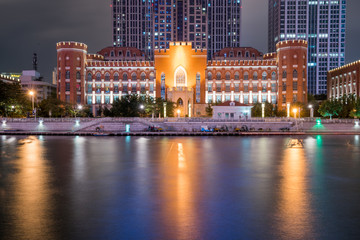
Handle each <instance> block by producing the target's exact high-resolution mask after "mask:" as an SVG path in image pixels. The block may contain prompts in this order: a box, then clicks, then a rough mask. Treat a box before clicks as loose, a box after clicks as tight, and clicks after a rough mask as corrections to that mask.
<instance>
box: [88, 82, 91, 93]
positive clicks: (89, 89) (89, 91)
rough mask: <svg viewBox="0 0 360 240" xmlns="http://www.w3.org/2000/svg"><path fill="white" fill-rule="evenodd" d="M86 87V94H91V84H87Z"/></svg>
mask: <svg viewBox="0 0 360 240" xmlns="http://www.w3.org/2000/svg"><path fill="white" fill-rule="evenodd" d="M87 86H88V90H87V92H88V93H92V84H91V83H89V84H88V85H87Z"/></svg>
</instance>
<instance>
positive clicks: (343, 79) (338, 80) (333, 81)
mask: <svg viewBox="0 0 360 240" xmlns="http://www.w3.org/2000/svg"><path fill="white" fill-rule="evenodd" d="M359 74H360V61H356V62H352V63H349V64H347V65H345V66H342V67H339V68H335V69H332V70H330V71H329V72H328V85H327V88H328V91H327V95H328V99H332V98H334V99H340V98H342V97H343V96H349V95H355V96H358V97H359V96H360V77H359Z"/></svg>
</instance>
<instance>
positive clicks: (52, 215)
mask: <svg viewBox="0 0 360 240" xmlns="http://www.w3.org/2000/svg"><path fill="white" fill-rule="evenodd" d="M294 141H295V143H296V144H295V145H293V146H291V144H289V143H293V142H294ZM301 143H303V144H301ZM0 154H1V155H0V209H1V211H0V224H1V225H0V239H16V240H18V239H31V240H32V239H36V240H38V239H96V240H99V239H169V240H175V239H194V240H195V239H206V240H208V239H209V240H212V239H291V240H295V239H360V140H359V136H309V137H303V138H302V139H299V138H294V139H292V138H290V137H282V136H279V137H79V136H77V137H47V136H46V137H45V136H23V137H21V136H0Z"/></svg>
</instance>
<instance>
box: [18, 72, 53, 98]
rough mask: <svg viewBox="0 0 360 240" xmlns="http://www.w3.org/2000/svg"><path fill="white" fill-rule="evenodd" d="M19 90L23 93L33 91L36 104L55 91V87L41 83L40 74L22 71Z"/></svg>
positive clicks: (44, 82)
mask: <svg viewBox="0 0 360 240" xmlns="http://www.w3.org/2000/svg"><path fill="white" fill-rule="evenodd" d="M20 81H21V88H22V89H23V90H24V91H25V92H29V91H34V92H35V97H36V98H35V100H36V102H41V101H42V100H44V99H47V98H48V97H50V96H51V95H52V94H53V93H55V91H56V85H54V84H51V83H48V82H46V81H43V80H42V78H41V76H40V73H39V72H37V71H35V70H24V71H22V75H21V77H20Z"/></svg>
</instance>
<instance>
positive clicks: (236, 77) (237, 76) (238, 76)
mask: <svg viewBox="0 0 360 240" xmlns="http://www.w3.org/2000/svg"><path fill="white" fill-rule="evenodd" d="M239 79H240V75H239V73H238V72H236V73H235V80H239Z"/></svg>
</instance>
